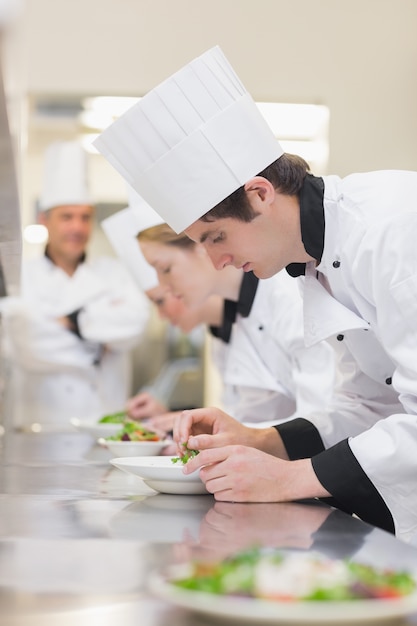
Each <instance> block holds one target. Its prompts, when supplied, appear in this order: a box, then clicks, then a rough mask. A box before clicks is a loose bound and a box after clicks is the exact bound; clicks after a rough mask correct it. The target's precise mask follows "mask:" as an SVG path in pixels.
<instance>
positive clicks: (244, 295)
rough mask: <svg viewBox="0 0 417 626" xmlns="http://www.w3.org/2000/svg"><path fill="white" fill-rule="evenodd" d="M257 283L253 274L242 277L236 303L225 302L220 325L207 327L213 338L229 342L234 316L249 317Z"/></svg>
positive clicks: (231, 301) (257, 280)
mask: <svg viewBox="0 0 417 626" xmlns="http://www.w3.org/2000/svg"><path fill="white" fill-rule="evenodd" d="M258 283H259V278H257V277H256V276H255V274H254V273H253V272H246V273H245V274H244V275H243V278H242V282H241V285H240V291H239V299H238V301H237V302H234V301H233V300H225V301H224V306H223V321H222V325H221V326H209V330H210V332H211V334H212V335H213V336H214V337H217V338H218V339H221V340H222V341H224V343H229V342H230V337H231V334H232V327H233V324H234V323H235V321H236V315H237V314H238V313H239V315H241V316H242V317H248V316H249V314H250V312H251V309H252V305H253V301H254V300H255V295H256V290H257V289H258Z"/></svg>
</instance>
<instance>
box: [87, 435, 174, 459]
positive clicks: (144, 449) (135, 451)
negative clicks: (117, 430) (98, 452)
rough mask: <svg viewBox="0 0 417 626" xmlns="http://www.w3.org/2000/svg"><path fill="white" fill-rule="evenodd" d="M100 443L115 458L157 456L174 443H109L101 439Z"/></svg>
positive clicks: (168, 441) (166, 441)
mask: <svg viewBox="0 0 417 626" xmlns="http://www.w3.org/2000/svg"><path fill="white" fill-rule="evenodd" d="M98 443H99V444H100V445H101V446H104V447H105V448H108V449H109V450H110V452H111V453H112V454H114V456H116V457H124V456H155V455H157V454H161V451H162V449H163V448H165V446H168V445H169V444H170V443H172V441H171V440H164V441H107V440H106V439H103V438H102V437H100V438H99V439H98Z"/></svg>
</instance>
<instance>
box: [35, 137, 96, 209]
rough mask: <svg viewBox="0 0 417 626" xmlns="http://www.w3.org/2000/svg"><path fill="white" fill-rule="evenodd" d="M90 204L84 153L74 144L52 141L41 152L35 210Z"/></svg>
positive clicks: (75, 142)
mask: <svg viewBox="0 0 417 626" xmlns="http://www.w3.org/2000/svg"><path fill="white" fill-rule="evenodd" d="M73 204H76V205H79V204H92V201H91V197H90V194H89V191H88V180H87V153H86V152H85V150H84V149H83V147H82V145H81V144H80V143H79V142H78V141H56V142H54V143H52V144H50V145H49V146H48V148H47V149H46V152H45V163H44V174H43V185H42V192H41V196H40V199H39V209H40V210H41V211H47V210H48V209H52V208H53V207H56V206H66V205H73Z"/></svg>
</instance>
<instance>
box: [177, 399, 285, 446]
mask: <svg viewBox="0 0 417 626" xmlns="http://www.w3.org/2000/svg"><path fill="white" fill-rule="evenodd" d="M173 438H174V441H175V442H176V443H177V445H178V452H179V454H181V455H182V454H184V444H186V445H187V447H188V448H189V449H190V450H199V451H201V450H205V449H208V448H219V447H223V446H228V445H233V444H240V445H243V446H251V447H253V448H258V449H259V450H263V451H264V452H269V453H270V454H274V455H275V456H280V457H282V458H288V457H287V454H286V451H285V448H284V445H283V443H282V439H281V437H280V435H279V434H278V431H277V430H276V429H275V428H273V427H269V428H250V427H248V426H244V425H243V424H241V423H240V422H238V421H237V420H236V419H235V418H234V417H231V416H230V415H227V413H224V412H223V411H221V410H220V409H216V408H207V409H192V410H188V411H183V412H182V413H181V414H180V415H179V416H178V417H177V418H176V420H175V422H174V429H173Z"/></svg>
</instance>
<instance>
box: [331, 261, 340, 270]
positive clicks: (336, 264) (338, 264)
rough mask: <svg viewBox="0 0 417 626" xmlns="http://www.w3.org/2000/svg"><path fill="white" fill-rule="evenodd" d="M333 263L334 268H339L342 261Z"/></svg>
mask: <svg viewBox="0 0 417 626" xmlns="http://www.w3.org/2000/svg"><path fill="white" fill-rule="evenodd" d="M332 265H333V267H334V268H336V269H337V268H338V267H340V261H333V263H332Z"/></svg>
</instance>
